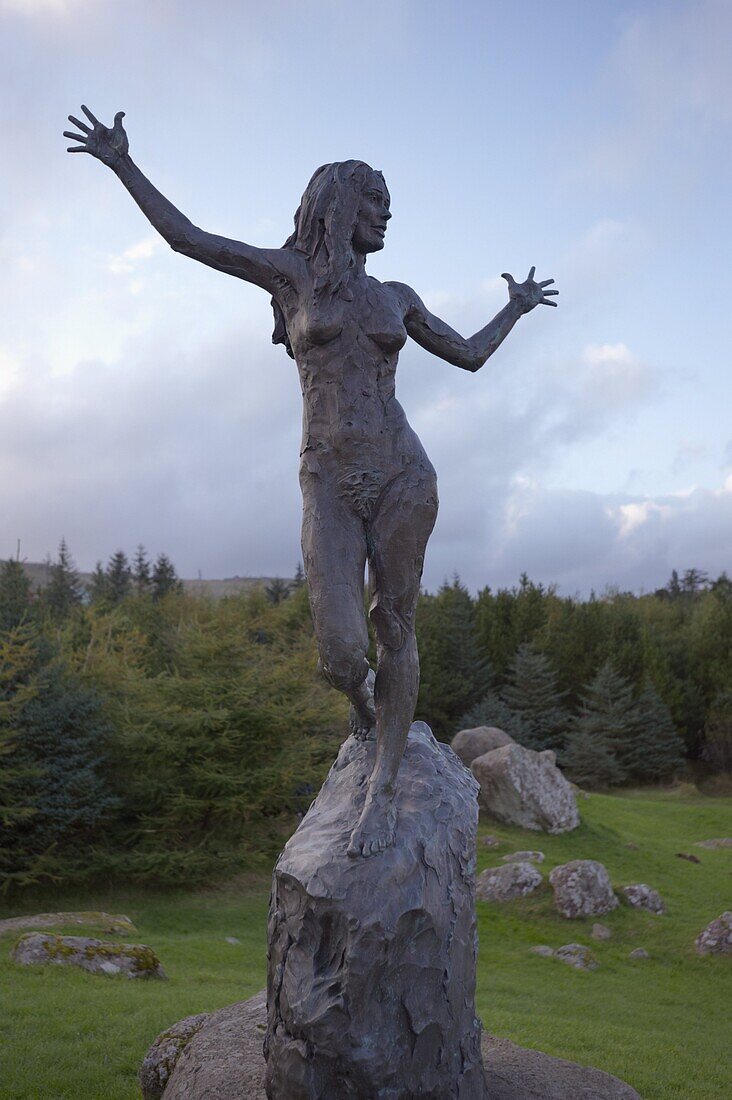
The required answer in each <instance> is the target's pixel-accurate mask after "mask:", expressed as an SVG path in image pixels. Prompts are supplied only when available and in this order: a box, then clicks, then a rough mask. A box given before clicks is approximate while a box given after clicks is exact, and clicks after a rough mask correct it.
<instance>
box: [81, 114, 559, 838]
mask: <svg viewBox="0 0 732 1100" xmlns="http://www.w3.org/2000/svg"><path fill="white" fill-rule="evenodd" d="M82 111H83V112H84V114H85V115H86V117H87V119H88V120H89V123H90V125H87V124H86V123H85V122H81V121H80V120H79V119H77V118H74V117H73V115H69V121H70V122H72V123H73V124H74V126H76V127H77V128H78V130H79V131H80V133H71V132H69V131H65V132H64V136H65V137H69V138H72V139H73V140H74V141H77V142H78V145H76V146H74V147H72V148H70V149H69V152H70V153H77V152H78V153H91V155H92V156H94V157H96V158H97V159H98V160H101V161H102V162H103V163H104V164H106V165H108V166H109V167H110V168H111V169H112V171H113V172H114V173H115V174H116V175H117V176H118V177H119V179H120V180H121V181H122V183H123V184H124V185H125V187H126V188H127V190H128V191H129V192H130V194H131V195H132V197H133V199H134V200H135V202H136V203H137V204H138V206H139V207H140V209H141V210H142V212H143V213H144V214H145V216H146V217H147V219H148V220H149V221H150V223H151V224H152V225H153V226H154V228H155V229H156V230H157V231H158V232H159V233H160V234H161V236H162V237H164V239H165V240H166V241H167V242H168V244H169V245H170V246H171V248H172V249H173V250H174V251H175V252H182V253H183V254H184V255H186V256H191V257H193V258H194V259H196V260H200V261H201V263H204V264H208V265H209V267H214V268H217V269H218V270H219V271H224V272H226V273H227V274H228V275H235V276H237V277H238V278H240V279H246V280H247V281H248V282H251V283H256V285H257V286H260V287H262V288H263V289H264V290H266V291H267V292H268V293H269V294H271V296H272V307H273V310H274V315H275V328H274V335H273V340H274V342H275V343H281V344H284V345H285V347H286V348H287V351H288V353H289V354H290V355H291V356H292V357H293V358H294V359H295V361H296V363H297V366H298V369H299V371H300V384H301V388H302V394H303V405H304V409H303V440H302V451H301V466H300V484H301V487H302V495H303V526H302V549H303V560H304V565H305V573H306V576H307V582H308V590H309V593H310V604H311V607H312V613H313V621H314V624H315V634H316V638H317V643H318V652H319V657H320V666H321V668H322V672H323V674H324V675H325V677H326V678H327V680H328V681H329V682H330V683H331V684H332V685H333V686H334V687H336V688H338V689H339V690H340V691H342V692H344V693H345V694H346V695H347V696H348V698H349V699H350V701H351V705H352V706H351V729H352V732H353V733H354V734H355V736H356V737H359V738H362V739H372V738H375V740H376V761H375V764H374V768H373V772H372V774H371V778H370V781H369V788H368V793H367V797H366V802H365V806H364V809H363V812H362V814H361V818H360V820H359V821H358V823H357V824H356V825H355V828H354V830H353V833H352V835H351V840H350V845H349V849H348V850H349V854H351V855H354V856H357V855H364V856H368V855H374V854H376V853H378V852H380V851H383V850H384V849H385V848H386V847H387V846H388V845H389V844H391V843H392V841H393V838H394V827H395V812H394V808H393V799H394V789H395V781H396V776H397V771H398V768H399V763H400V761H401V758H402V754H403V752H404V746H405V744H406V739H407V734H408V732H409V727H410V724H411V722H412V718H413V715H414V708H415V705H416V701H417V688H418V684H419V662H418V657H417V642H416V638H415V631H414V617H415V608H416V604H417V597H418V595H419V585H420V579H421V575H422V566H423V562H424V553H425V547H426V545H427V539H428V538H429V536H430V533H431V531H432V528H433V526H434V523H435V519H436V516H437V484H436V478H435V471H434V469H433V467H432V465H431V463H430V461H429V459H428V458H427V455H426V454H425V452H424V450H423V449H422V445H421V443H420V441H419V439H418V438H417V436H416V435H415V433H414V432H413V431H412V429H411V428H410V426H409V424H408V423H407V419H406V417H405V415H404V411H403V409H402V408H401V406H400V404H399V402H398V401H397V400H396V397H395V396H394V379H395V373H396V366H397V360H398V358H399V351H400V349H401V348H402V347H403V346H404V344H405V342H406V339H407V337H408V336H411V337H412V339H414V340H416V341H417V343H418V344H420V345H421V346H422V347H423V348H426V349H427V351H431V352H433V353H434V354H435V355H439V356H440V358H441V359H445V360H446V361H447V362H448V363H452V364H453V365H454V366H456V367H462V368H463V369H464V370H469V371H477V370H479V369H480V367H482V366H483V364H484V363H485V361H486V360H487V359H488V357H489V356H490V355H492V354H493V352H494V351H495V350H496V348H497V347H498V346H499V345H500V344H501V342H502V341H503V340H504V339H505V337H506V336H507V335H508V333H509V332H510V331H511V329H512V328H513V326H514V325H515V324H516V322H517V321H518V319H519V317H521V316H523V314H525V313H528V312H529V311H530V310H532V309H533V308H534V306H536V305H539V304H541V305H549V306H553V305H556V303H555V302H553V301H552V300H551V297H550V295H555V294H556V293H557V291H556V290H545V287H547V286H548V285H549V284H550V283H552V282H553V280H552V279H545V280H544V281H543V282H540V283H537V282H535V281H534V268H533V267H532V269H531V271H530V272H529V275H528V278H527V279H526V282H524V283H516V282H515V281H514V279H513V277H512V276H511V275H508V274H505V275H504V276H503V278H504V279H506V280H507V282H508V294H509V301H508V304H507V305H506V306H505V307H504V308H503V309H502V310H501V311H500V313H498V314H497V315H496V317H494V318H493V320H492V321H491V322H490V323H489V324H488V325H486V327H485V328H483V329H481V330H480V332H477V333H476V334H475V335H474V336H471V337H470V339H467V340H466V339H464V338H463V337H462V336H460V335H459V334H458V333H457V332H455V331H454V330H453V329H451V328H450V327H449V325H446V324H445V322H444V321H441V320H440V319H439V318H438V317H435V316H433V314H431V313H430V312H429V310H428V309H427V308H426V306H425V305H424V303H423V302H422V301H421V299H420V298H419V297H418V296H417V294H415V292H414V291H413V290H412V289H411V288H410V287H408V286H405V284H404V283H392V282H389V283H380V282H379V281H378V280H377V279H373V278H371V277H370V276H368V275H367V274H366V257H367V255H368V254H369V253H370V252H377V251H379V250H380V249H382V248H383V247H384V234H385V232H386V226H387V222H388V221H389V218H390V217H391V214H390V212H389V192H388V190H387V188H386V184H385V182H384V178H383V176H382V175H381V173H380V172H375V171H374V170H373V169H372V168H369V166H368V165H367V164H364V163H363V162H362V161H357V160H348V161H343V162H342V163H335V164H325V165H323V166H322V168H319V169H318V170H317V172H316V173H315V174H314V176H313V177H312V179H311V180H310V183H309V184H308V186H307V188H306V190H305V194H304V195H303V197H302V201H301V203H300V206H299V208H298V211H297V213H296V214H295V231H294V232H293V234H292V236H291V237H289V238H288V240H287V241H286V242H285V244H284V245H283V247H282V248H254V247H252V246H251V245H248V244H243V243H242V242H241V241H234V240H229V239H228V238H226V237H218V236H216V235H215V234H213V233H206V232H204V231H203V230H202V229H198V228H197V226H195V225H193V224H192V223H191V222H190V221H189V220H188V218H186V217H185V215H183V214H181V212H180V211H179V210H177V209H176V208H175V207H174V206H173V204H172V203H170V202H169V201H168V200H167V199H166V198H165V197H164V196H163V195H161V194H160V192H159V191H158V190H157V189H156V188H155V187H153V185H152V184H151V183H150V182H149V180H148V179H146V177H145V176H144V175H143V174H142V172H141V171H140V169H139V168H138V167H137V166H136V165H135V164H134V163H133V161H132V159H131V158H130V156H129V152H128V149H129V146H128V141H127V135H126V133H125V131H124V129H123V127H122V118H123V117H124V113H123V112H122V111H120V112H118V114H116V115H115V118H114V125H113V127H112V128H111V129H108V128H107V127H106V126H103V125H102V124H101V123H100V122H99V121H98V120H97V119H96V118H95V117H94V115H93V114H92V113H91V111H89V110H88V109H87V108H86V107H82ZM366 562H368V565H369V578H370V586H371V608H370V617H371V620H372V622H373V625H374V630H375V633H376V641H377V653H378V664H377V670H376V675H375V677H374V675H373V673H372V672H371V671H370V670H369V665H368V662H367V659H366V654H367V649H368V632H367V626H366V620H365V615H364V599H363V596H364V568H365V565H366Z"/></svg>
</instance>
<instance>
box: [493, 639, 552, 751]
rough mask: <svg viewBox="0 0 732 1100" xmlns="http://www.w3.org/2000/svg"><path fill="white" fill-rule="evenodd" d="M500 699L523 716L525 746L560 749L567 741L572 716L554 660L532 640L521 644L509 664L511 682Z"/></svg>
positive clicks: (538, 748)
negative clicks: (564, 700)
mask: <svg viewBox="0 0 732 1100" xmlns="http://www.w3.org/2000/svg"><path fill="white" fill-rule="evenodd" d="M501 698H502V699H503V701H504V703H505V704H506V706H507V707H508V709H509V710H510V711H511V712H512V713H513V714H517V715H519V716H520V718H521V726H522V736H523V744H524V745H525V746H526V748H531V749H537V750H543V749H556V750H560V749H561V748H562V746H563V744H564V741H565V738H566V734H567V726H568V722H569V715H568V713H567V711H566V709H565V707H564V706H563V703H562V700H563V699H564V692H562V691H560V690H559V687H558V685H557V675H556V672H555V671H554V667H553V666H552V663H551V661H550V660H549V658H548V657H546V656H545V654H543V653H540V652H539V651H538V650H537V649H535V648H534V647H533V646H532V645H530V644H529V643H524V644H523V645H520V646H519V647H518V649H517V650H516V654H515V656H514V659H513V661H512V662H511V665H510V667H509V672H508V683H507V684H506V685H505V686H504V688H503V690H502V692H501Z"/></svg>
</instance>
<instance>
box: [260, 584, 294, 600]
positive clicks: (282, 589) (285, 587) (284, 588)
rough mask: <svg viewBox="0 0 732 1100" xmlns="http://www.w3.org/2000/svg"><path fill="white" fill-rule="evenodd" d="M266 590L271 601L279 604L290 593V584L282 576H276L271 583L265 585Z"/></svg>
mask: <svg viewBox="0 0 732 1100" xmlns="http://www.w3.org/2000/svg"><path fill="white" fill-rule="evenodd" d="M264 591H265V593H266V596H267V599H268V601H269V602H270V603H273V604H278V603H282V601H283V600H286V599H287V597H288V596H289V595H290V586H289V584H288V583H287V581H283V580H282V578H281V577H275V578H274V579H273V580H271V581H270V582H269V584H267V585H265V588H264Z"/></svg>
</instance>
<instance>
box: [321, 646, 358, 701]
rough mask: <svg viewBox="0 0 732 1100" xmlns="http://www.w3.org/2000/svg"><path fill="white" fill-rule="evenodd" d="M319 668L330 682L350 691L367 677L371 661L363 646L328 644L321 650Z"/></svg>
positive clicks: (340, 688)
mask: <svg viewBox="0 0 732 1100" xmlns="http://www.w3.org/2000/svg"><path fill="white" fill-rule="evenodd" d="M318 668H319V669H320V671H321V673H322V674H323V676H324V677H325V679H326V680H327V681H328V683H329V684H331V685H332V686H333V687H334V688H337V689H338V690H339V691H346V692H348V691H352V690H353V688H355V687H358V685H359V684H362V683H363V681H364V680H365V679H366V676H367V675H368V671H369V663H368V661H367V660H366V654H365V653H364V651H363V650H362V649H361V648H355V647H348V646H343V645H326V646H323V647H322V649H321V651H320V658H319V660H318Z"/></svg>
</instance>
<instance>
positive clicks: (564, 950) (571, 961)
mask: <svg viewBox="0 0 732 1100" xmlns="http://www.w3.org/2000/svg"><path fill="white" fill-rule="evenodd" d="M554 957H555V958H557V959H561V960H562V962H565V963H567V965H568V966H574V967H576V969H577V970H595V969H596V968H597V959H596V958H595V956H594V955H593V954H592V952H591V951H590V949H589V947H583V946H582V944H581V943H565V945H564V947H558V948H557V950H556V951H555V952H554Z"/></svg>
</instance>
